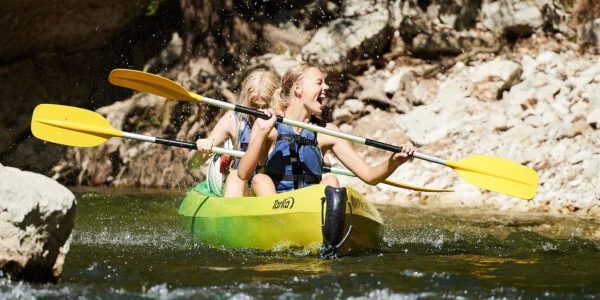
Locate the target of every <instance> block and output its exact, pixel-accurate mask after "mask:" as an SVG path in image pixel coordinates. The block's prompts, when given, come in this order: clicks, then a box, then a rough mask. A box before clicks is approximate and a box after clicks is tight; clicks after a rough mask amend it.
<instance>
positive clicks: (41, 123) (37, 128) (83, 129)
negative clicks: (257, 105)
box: [31, 104, 452, 192]
mask: <svg viewBox="0 0 600 300" xmlns="http://www.w3.org/2000/svg"><path fill="white" fill-rule="evenodd" d="M31 132H32V133H33V135H34V136H35V137H37V138H39V139H42V140H46V141H49V142H53V143H57V144H63V145H68V146H75V147H93V146H98V145H100V144H103V143H105V142H106V141H107V140H108V139H110V138H112V137H122V138H128V139H133V140H138V141H143V142H150V143H157V144H163V145H168V146H175V147H182V148H188V149H197V148H196V144H194V143H188V142H182V141H174V140H168V139H163V138H158V137H153V136H147V135H141V134H136V133H131V132H125V131H121V130H117V129H115V128H114V127H112V125H110V123H109V122H108V120H107V119H106V118H104V117H103V116H102V115H100V114H98V113H96V112H93V111H89V110H86V109H82V108H77V107H72V106H65V105H57V104H40V105H38V106H37V107H36V108H35V110H34V111H33V117H32V118H31ZM211 151H212V152H213V153H216V154H224V155H229V156H234V157H242V155H244V152H242V151H236V150H230V149H225V148H219V147H212V149H211ZM324 170H325V171H328V172H331V173H334V174H339V175H346V176H356V175H354V174H352V172H350V171H348V170H344V169H339V168H330V167H325V168H324ZM383 182H384V183H386V184H389V185H391V186H395V187H400V188H405V189H410V190H415V191H424V192H451V191H452V190H448V189H429V188H425V187H419V186H412V185H408V184H403V183H399V182H395V181H391V180H385V181H383Z"/></svg>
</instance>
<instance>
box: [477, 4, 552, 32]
mask: <svg viewBox="0 0 600 300" xmlns="http://www.w3.org/2000/svg"><path fill="white" fill-rule="evenodd" d="M481 13H482V16H483V25H484V26H485V27H486V28H487V29H489V30H491V31H494V32H497V33H503V32H513V33H517V34H526V33H531V32H533V31H535V30H536V29H538V28H540V27H541V26H542V25H543V24H544V19H543V16H542V12H541V11H540V9H539V8H538V7H536V6H535V5H533V4H531V3H529V2H528V1H495V2H488V3H483V4H482V6H481Z"/></svg>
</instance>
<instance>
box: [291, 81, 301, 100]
mask: <svg viewBox="0 0 600 300" xmlns="http://www.w3.org/2000/svg"><path fill="white" fill-rule="evenodd" d="M293 88H294V94H295V95H296V97H298V98H300V97H302V85H300V84H299V83H298V82H296V83H294V87H293Z"/></svg>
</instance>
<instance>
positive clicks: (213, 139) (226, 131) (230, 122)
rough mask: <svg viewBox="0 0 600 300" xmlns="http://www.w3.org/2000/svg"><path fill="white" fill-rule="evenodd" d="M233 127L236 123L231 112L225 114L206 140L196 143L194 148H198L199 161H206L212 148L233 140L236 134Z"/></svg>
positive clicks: (199, 140)
mask: <svg viewBox="0 0 600 300" xmlns="http://www.w3.org/2000/svg"><path fill="white" fill-rule="evenodd" d="M235 127H236V122H235V116H234V115H233V112H231V111H229V112H227V113H225V115H223V116H222V117H221V119H219V121H218V122H217V125H215V127H214V128H213V130H212V131H211V132H210V134H209V135H208V136H207V137H206V138H204V139H198V140H197V141H196V147H197V148H198V152H196V154H198V155H199V158H200V160H201V161H202V162H204V161H206V159H208V157H209V156H210V155H211V149H212V147H213V146H217V147H218V146H222V145H223V143H225V141H226V140H227V139H233V138H234V135H235V132H236V130H235Z"/></svg>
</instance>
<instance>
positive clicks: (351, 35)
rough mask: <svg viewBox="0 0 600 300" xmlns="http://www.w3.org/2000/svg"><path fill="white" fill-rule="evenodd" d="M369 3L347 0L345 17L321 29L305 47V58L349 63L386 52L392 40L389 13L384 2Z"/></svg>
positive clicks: (317, 61)
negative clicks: (385, 49)
mask: <svg viewBox="0 0 600 300" xmlns="http://www.w3.org/2000/svg"><path fill="white" fill-rule="evenodd" d="M369 4H370V5H367V3H366V2H363V1H359V0H354V1H346V2H345V7H344V12H343V16H344V17H342V18H339V19H336V20H334V21H333V22H331V23H330V24H329V25H327V26H325V27H322V28H320V29H318V30H317V32H316V33H315V34H314V35H313V37H312V38H311V40H310V42H308V44H306V45H305V46H304V47H303V48H302V51H301V53H302V57H303V59H304V60H305V61H308V62H311V63H316V64H319V65H337V64H343V65H349V64H350V60H354V59H366V58H368V57H370V56H374V55H377V54H380V53H382V51H383V50H384V47H383V45H385V44H387V42H388V41H389V40H390V39H391V27H390V24H389V23H390V16H389V12H388V10H387V6H386V4H385V3H384V2H383V1H376V3H375V4H373V3H369ZM359 12H361V13H360V14H359Z"/></svg>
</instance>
